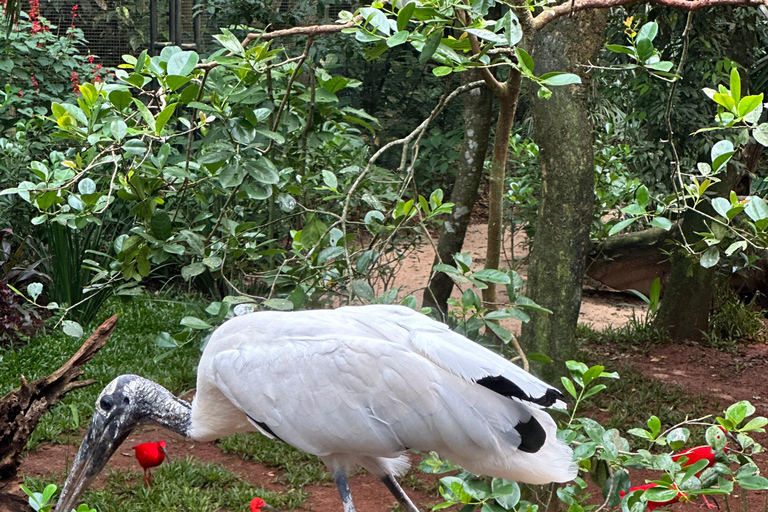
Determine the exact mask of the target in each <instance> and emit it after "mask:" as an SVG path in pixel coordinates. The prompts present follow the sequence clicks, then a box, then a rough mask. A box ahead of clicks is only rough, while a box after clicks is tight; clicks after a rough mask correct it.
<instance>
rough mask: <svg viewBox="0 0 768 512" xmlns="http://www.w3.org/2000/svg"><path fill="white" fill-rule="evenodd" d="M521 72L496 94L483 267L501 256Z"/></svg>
mask: <svg viewBox="0 0 768 512" xmlns="http://www.w3.org/2000/svg"><path fill="white" fill-rule="evenodd" d="M522 81H523V79H522V74H521V73H520V72H519V71H517V70H516V69H512V70H510V72H509V79H507V81H506V83H505V84H504V86H503V88H502V89H501V90H500V91H499V93H498V94H497V96H498V98H499V119H498V121H497V122H496V134H495V135H494V138H493V163H492V165H491V175H490V177H489V182H490V186H489V187H488V189H489V190H488V248H487V249H486V252H485V268H491V269H498V268H499V259H500V256H501V233H502V227H503V224H502V214H503V212H504V208H503V205H504V178H505V177H506V174H507V155H508V154H509V136H510V135H511V134H512V125H513V123H514V122H515V111H516V110H517V103H518V99H519V98H520V86H521V85H522ZM483 302H484V303H485V307H487V308H489V309H496V302H497V298H496V285H495V284H494V283H488V288H486V289H485V290H483Z"/></svg>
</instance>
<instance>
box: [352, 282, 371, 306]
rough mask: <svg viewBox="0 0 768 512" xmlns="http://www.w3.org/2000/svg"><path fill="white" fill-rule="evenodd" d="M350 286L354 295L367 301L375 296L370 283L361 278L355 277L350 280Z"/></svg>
mask: <svg viewBox="0 0 768 512" xmlns="http://www.w3.org/2000/svg"><path fill="white" fill-rule="evenodd" d="M351 287H352V291H353V292H354V293H355V295H357V296H358V297H360V298H361V299H364V300H365V301H367V302H371V301H373V299H374V298H375V294H374V292H373V288H371V285H370V284H368V282H367V281H365V280H363V279H355V280H354V281H352V283H351Z"/></svg>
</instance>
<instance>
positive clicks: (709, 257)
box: [699, 245, 720, 268]
mask: <svg viewBox="0 0 768 512" xmlns="http://www.w3.org/2000/svg"><path fill="white" fill-rule="evenodd" d="M718 261H720V251H719V250H718V248H717V246H714V245H713V246H712V247H710V248H709V249H707V250H706V251H704V254H702V255H701V261H700V262H699V263H700V264H701V266H702V267H704V268H712V267H714V266H715V265H717V262H718Z"/></svg>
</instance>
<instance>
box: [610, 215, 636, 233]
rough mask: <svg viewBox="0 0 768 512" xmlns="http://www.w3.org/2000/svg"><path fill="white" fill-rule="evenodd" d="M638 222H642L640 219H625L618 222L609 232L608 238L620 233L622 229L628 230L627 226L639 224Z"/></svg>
mask: <svg viewBox="0 0 768 512" xmlns="http://www.w3.org/2000/svg"><path fill="white" fill-rule="evenodd" d="M638 220H640V217H630V218H628V219H624V220H622V221H620V222H617V223H616V224H614V225H613V227H611V229H610V230H609V231H608V236H612V235H615V234H616V233H618V232H619V231H621V230H622V229H624V228H626V227H627V226H629V225H630V224H632V223H634V222H637V221H638Z"/></svg>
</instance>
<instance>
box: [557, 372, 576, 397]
mask: <svg viewBox="0 0 768 512" xmlns="http://www.w3.org/2000/svg"><path fill="white" fill-rule="evenodd" d="M560 381H561V382H562V383H563V387H564V388H565V390H566V391H567V392H568V394H569V395H571V396H572V397H573V398H576V397H577V396H578V395H577V394H576V387H575V386H574V385H573V381H572V380H571V379H569V378H568V377H560Z"/></svg>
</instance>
